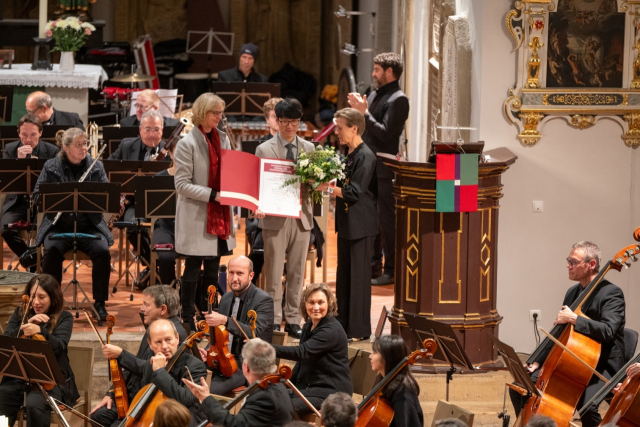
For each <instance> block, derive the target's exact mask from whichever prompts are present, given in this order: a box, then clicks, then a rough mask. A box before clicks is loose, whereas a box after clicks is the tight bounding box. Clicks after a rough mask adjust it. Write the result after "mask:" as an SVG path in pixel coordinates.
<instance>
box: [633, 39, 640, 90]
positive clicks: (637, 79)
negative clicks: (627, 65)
mask: <svg viewBox="0 0 640 427" xmlns="http://www.w3.org/2000/svg"><path fill="white" fill-rule="evenodd" d="M633 48H634V49H635V50H636V51H638V54H637V55H636V60H635V61H633V80H631V89H640V39H638V40H637V41H636V44H635V45H634V46H633Z"/></svg>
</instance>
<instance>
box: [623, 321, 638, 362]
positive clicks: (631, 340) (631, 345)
mask: <svg viewBox="0 0 640 427" xmlns="http://www.w3.org/2000/svg"><path fill="white" fill-rule="evenodd" d="M637 346H638V333H637V332H636V331H634V330H633V329H628V328H624V362H625V363H627V362H628V361H629V360H631V359H632V358H633V355H634V353H635V352H636V347H637Z"/></svg>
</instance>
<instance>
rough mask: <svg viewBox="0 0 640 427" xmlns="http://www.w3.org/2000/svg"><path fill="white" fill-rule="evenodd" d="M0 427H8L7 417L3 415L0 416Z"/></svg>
mask: <svg viewBox="0 0 640 427" xmlns="http://www.w3.org/2000/svg"><path fill="white" fill-rule="evenodd" d="M0 427H9V418H7V417H5V416H4V415H2V416H0Z"/></svg>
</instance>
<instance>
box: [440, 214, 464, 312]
mask: <svg viewBox="0 0 640 427" xmlns="http://www.w3.org/2000/svg"><path fill="white" fill-rule="evenodd" d="M449 215H451V214H449ZM463 215H464V214H463V213H462V212H460V226H459V228H458V232H457V239H456V240H457V243H456V284H457V285H458V291H457V295H458V297H457V298H456V299H454V300H443V299H442V285H443V283H444V258H445V253H446V252H445V234H444V228H443V224H444V214H443V213H442V212H440V236H441V239H442V247H441V248H440V258H441V259H440V280H439V281H438V303H440V304H460V302H461V301H462V282H461V281H460V236H461V235H462V224H463V222H462V218H463Z"/></svg>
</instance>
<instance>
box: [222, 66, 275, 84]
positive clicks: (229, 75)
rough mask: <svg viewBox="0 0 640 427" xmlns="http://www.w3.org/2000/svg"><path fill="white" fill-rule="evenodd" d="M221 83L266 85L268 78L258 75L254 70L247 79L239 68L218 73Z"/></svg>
mask: <svg viewBox="0 0 640 427" xmlns="http://www.w3.org/2000/svg"><path fill="white" fill-rule="evenodd" d="M218 81H219V82H248V83H266V82H267V76H265V75H264V74H260V73H256V72H255V71H254V70H253V68H252V69H251V72H250V73H249V75H248V76H247V77H245V76H244V74H242V72H241V71H240V69H239V68H238V67H234V68H230V69H228V70H223V71H220V72H219V73H218Z"/></svg>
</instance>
